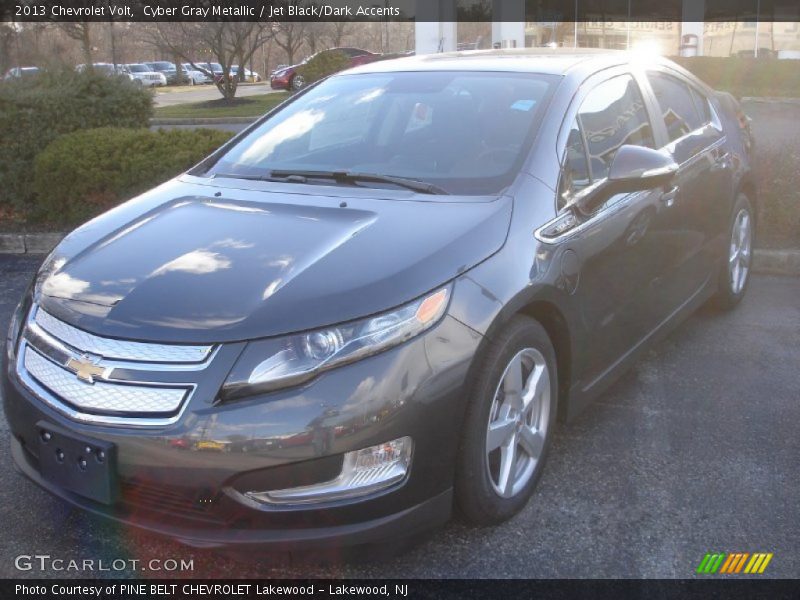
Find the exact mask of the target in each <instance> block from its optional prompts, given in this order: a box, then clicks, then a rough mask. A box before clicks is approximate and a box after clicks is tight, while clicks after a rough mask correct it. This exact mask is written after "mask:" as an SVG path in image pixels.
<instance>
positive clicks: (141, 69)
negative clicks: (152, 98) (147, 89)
mask: <svg viewBox="0 0 800 600" xmlns="http://www.w3.org/2000/svg"><path fill="white" fill-rule="evenodd" d="M126 66H127V67H128V70H129V71H130V72H131V73H149V72H150V69H149V68H147V67H145V66H144V65H126Z"/></svg>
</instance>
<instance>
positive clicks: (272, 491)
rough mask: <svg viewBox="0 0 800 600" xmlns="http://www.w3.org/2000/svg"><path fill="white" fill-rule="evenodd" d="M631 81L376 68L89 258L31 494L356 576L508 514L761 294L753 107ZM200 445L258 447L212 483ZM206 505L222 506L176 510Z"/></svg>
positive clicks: (63, 306) (75, 271) (155, 195)
mask: <svg viewBox="0 0 800 600" xmlns="http://www.w3.org/2000/svg"><path fill="white" fill-rule="evenodd" d="M629 60H631V59H630V58H629V55H628V54H625V53H615V52H609V51H604V52H590V51H588V50H587V51H584V50H569V51H566V50H561V49H558V50H551V51H545V50H534V49H528V50H524V51H501V52H491V51H490V52H484V53H472V54H470V55H468V56H465V55H459V54H437V55H433V56H420V57H415V58H408V59H398V60H393V61H384V62H375V63H373V64H369V65H364V66H361V67H358V68H356V69H353V70H348V71H346V72H344V73H340V74H336V75H334V76H332V77H329V78H327V79H325V80H323V81H321V82H319V83H317V84H315V85H314V86H313V87H309V88H308V89H307V90H305V91H304V92H303V93H301V94H297V95H295V96H294V97H293V99H291V100H290V101H288V102H286V103H284V104H283V105H281V107H279V108H278V109H277V110H276V111H273V112H272V113H270V114H269V115H268V116H266V117H264V118H263V119H261V120H260V121H259V122H257V123H256V124H255V125H254V126H252V127H251V128H249V129H248V130H246V132H245V133H243V134H242V135H241V136H240V137H238V138H235V139H234V140H233V141H232V142H231V143H230V144H229V145H227V146H224V147H223V148H222V149H221V150H220V151H219V152H216V153H214V154H213V155H212V156H210V157H209V158H208V159H206V160H205V161H203V162H201V163H200V164H198V165H197V166H196V167H194V168H193V169H191V170H190V171H188V172H187V173H185V174H183V175H180V176H178V177H176V178H175V179H173V180H172V181H170V182H168V183H165V184H163V185H161V186H159V187H157V188H155V189H153V190H151V191H149V192H146V193H144V194H142V195H141V196H139V197H137V198H136V199H134V200H132V201H130V202H128V203H127V204H124V205H122V206H120V207H118V208H115V209H114V210H112V211H110V212H108V213H106V214H105V215H103V216H100V217H99V218H97V219H94V220H93V221H92V222H91V223H90V224H89V225H87V226H84V227H82V228H80V229H78V230H77V231H76V232H75V233H73V234H71V235H68V236H67V237H66V238H65V239H64V240H63V241H62V242H61V243H60V244H59V245H58V246H57V248H56V249H55V250H54V251H53V253H52V254H51V255H50V256H49V257H48V258H47V259H46V261H45V262H44V264H43V266H42V267H41V270H40V271H39V273H38V275H37V276H36V278H35V281H34V282H33V283H32V285H31V286H30V289H29V290H28V291H27V292H26V293H25V295H24V297H23V298H22V301H21V303H20V304H19V306H18V307H17V309H16V310H15V312H14V314H13V316H12V319H11V326H10V329H9V333H8V336H7V342H6V349H5V352H4V353H3V356H4V358H5V366H4V367H3V368H2V370H0V373H2V391H3V394H2V395H3V399H4V403H5V413H6V418H7V421H8V424H9V428H10V430H11V435H10V436H9V438H10V439H11V446H12V447H11V453H12V457H13V460H14V462H15V463H16V465H17V466H18V468H19V470H21V471H22V473H24V474H25V475H26V476H27V477H29V478H30V479H31V480H33V481H35V482H36V483H38V484H39V485H40V486H42V487H43V488H45V489H46V490H48V491H49V492H51V493H53V494H55V495H57V496H60V497H62V498H64V499H65V500H67V501H68V502H70V503H71V504H73V505H76V506H79V507H83V508H85V509H88V510H91V511H92V512H94V513H98V514H101V515H107V516H110V517H113V518H114V519H116V520H118V521H122V522H124V523H127V524H129V525H131V526H138V527H143V528H145V529H147V530H149V531H151V532H158V533H161V534H164V535H166V536H171V537H174V538H176V539H179V540H180V541H182V542H183V543H187V544H193V545H196V546H202V547H210V546H214V547H216V546H224V545H231V546H235V545H237V544H239V545H242V546H246V547H247V548H248V549H252V548H253V547H254V545H256V544H263V545H265V546H270V545H272V547H273V548H278V549H281V550H286V549H301V548H304V547H309V546H318V545H325V546H327V547H328V548H330V547H332V546H335V551H336V552H337V553H338V552H339V551H340V550H341V548H343V547H345V546H349V545H357V544H367V543H378V542H385V541H391V543H393V544H396V543H398V542H399V541H400V540H401V539H402V538H403V537H404V536H408V535H414V534H416V533H418V532H420V531H423V530H425V529H427V528H429V527H431V526H434V525H437V524H440V523H442V522H444V521H445V520H446V519H448V517H449V516H450V514H451V512H452V510H453V507H454V506H456V507H458V509H459V510H460V512H461V513H462V514H463V515H464V516H465V518H466V519H468V520H469V521H470V522H473V523H479V524H494V523H499V522H501V521H504V520H506V519H509V518H511V517H512V516H513V515H515V514H516V513H517V512H518V511H520V510H521V509H522V507H523V506H525V504H526V502H527V501H528V499H529V498H530V496H531V493H532V491H533V489H534V486H535V485H536V482H537V480H538V479H539V477H540V476H541V474H542V469H543V468H544V464H545V460H546V457H547V454H548V451H549V449H550V448H551V442H552V438H553V430H554V427H555V424H556V418H557V417H560V418H565V419H570V418H572V417H574V416H575V415H576V414H578V413H579V412H580V411H581V409H582V408H583V407H584V406H585V405H586V404H587V402H588V401H589V400H590V399H592V398H593V397H595V396H596V395H597V394H598V393H600V392H601V391H602V390H604V389H606V388H607V387H608V386H609V385H610V383H611V382H612V381H613V380H614V379H615V378H616V377H618V376H619V375H620V374H621V373H622V372H623V371H624V370H625V369H626V368H627V367H628V366H629V365H631V364H632V361H633V360H635V358H636V357H637V356H639V355H641V353H642V352H643V351H644V350H645V349H646V348H647V347H648V345H649V343H650V342H651V341H652V340H653V339H654V338H656V337H658V336H661V335H663V334H665V333H666V332H668V331H669V330H670V329H672V328H673V327H675V326H676V325H677V324H678V323H679V322H680V321H682V320H683V319H684V318H685V317H686V316H687V315H688V314H690V313H691V312H692V311H694V310H695V309H696V308H697V307H699V306H700V305H702V304H704V303H706V302H707V301H713V302H714V303H716V305H717V306H720V307H724V308H732V307H734V306H735V305H736V304H737V303H738V302H739V301H740V300H741V299H742V297H743V296H744V294H745V292H746V290H747V284H748V279H749V273H750V265H751V258H752V242H753V235H754V223H755V220H754V219H755V214H756V213H755V210H754V208H755V206H756V205H757V202H758V198H757V195H756V190H755V187H754V183H753V174H752V169H751V165H752V156H751V155H750V152H749V151H748V150H747V148H746V146H745V143H744V140H743V132H742V126H741V123H740V120H739V119H738V118H737V115H736V114H735V110H736V107H735V106H733V107H726V106H723V105H722V104H721V103H720V102H719V101H718V97H717V95H716V94H715V93H714V91H713V90H712V89H710V88H709V87H708V86H706V85H705V84H703V83H702V82H701V81H700V80H698V79H697V78H696V77H694V76H692V75H691V74H690V73H688V72H687V71H686V70H684V69H682V68H681V67H679V66H677V65H675V64H674V63H672V62H670V61H668V60H665V59H652V61H651V62H648V63H644V62H642V61H641V60H638V61H637V62H636V63H635V64H630V63H629ZM729 100H730V99H729ZM734 102H735V100H734ZM187 439H188V440H193V442H194V443H195V446H194V447H195V448H200V447H201V445H203V447H204V448H208V449H214V448H218V447H220V446H222V447H225V448H226V449H228V450H229V451H228V452H226V453H222V452H203V453H195V454H194V455H192V460H191V461H189V460H186V457H185V456H184V455H182V454H180V453H177V452H175V451H174V450H173V448H174V447H175V446H178V447H180V446H181V444H183V442H176V443H175V444H171V442H170V440H187ZM242 440H248V445H249V446H250V447H253V448H258V452H245V451H244V449H243V447H244V444H243V443H241V441H242ZM171 446H172V447H171ZM234 456H235V460H234V459H233V457H234ZM132 478H137V479H136V481H139V482H140V483H141V484H142V485H145V484H147V485H148V489H151V490H154V491H153V493H152V494H150V493H148V494H146V495H134V496H126V495H125V493H124V490H125V489H128V488H129V487H130V485H131V484H132V482H131V479H132ZM142 478H144V479H145V480H146V481H144V482H143V483H142ZM118 485H119V486H120V487H117V486H118ZM119 490H123V492H120V491H119ZM192 492H196V493H197V494H200V493H202V494H203V496H204V497H214V498H217V500H216V501H215V502H214V503H209V504H208V505H207V506H206V505H204V510H203V512H202V514H199V513H198V509H197V508H196V503H195V504H191V505H187V507H186V508H184V507H183V506H182V505H181V504H180V503H178V502H174V501H173V500H172V499H174V498H180V497H183V496H184V495H186V494H187V493H188V494H189V495H191V493H192ZM159 494H163V497H164V499H165V500H164V501H161V499H160V498H161V497H160V496H159ZM166 499H169V502H167V501H166ZM230 523H235V527H233V526H231V525H230Z"/></svg>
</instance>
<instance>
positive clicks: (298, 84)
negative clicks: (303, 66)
mask: <svg viewBox="0 0 800 600" xmlns="http://www.w3.org/2000/svg"><path fill="white" fill-rule="evenodd" d="M289 87H290V88H291V89H292V91H295V92H299V91H300V90H302V89H303V88H304V87H306V80H305V78H304V77H303V76H302V75H295V76H294V77H292V80H291V81H290V82H289Z"/></svg>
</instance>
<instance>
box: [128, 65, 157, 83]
mask: <svg viewBox="0 0 800 600" xmlns="http://www.w3.org/2000/svg"><path fill="white" fill-rule="evenodd" d="M125 70H126V71H127V72H128V73H130V75H131V76H132V78H133V79H132V81H133V82H134V83H136V84H139V85H141V86H144V87H156V86H158V87H160V86H164V85H167V77H166V76H165V75H164V73H159V72H158V71H153V70H152V69H151V68H150V67H148V66H147V65H145V64H142V63H130V64H127V65H125Z"/></svg>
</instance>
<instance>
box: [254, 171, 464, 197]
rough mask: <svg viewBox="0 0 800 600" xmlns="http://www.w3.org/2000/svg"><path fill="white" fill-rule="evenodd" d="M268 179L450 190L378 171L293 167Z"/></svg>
mask: <svg viewBox="0 0 800 600" xmlns="http://www.w3.org/2000/svg"><path fill="white" fill-rule="evenodd" d="M264 179H265V180H267V181H282V180H283V181H287V182H290V183H305V181H304V180H306V179H333V180H334V181H336V182H337V183H352V184H356V183H358V182H365V183H391V184H393V185H397V186H399V187H404V188H406V189H408V190H413V191H415V192H420V193H422V194H444V195H447V194H449V192H448V191H447V190H444V189H442V188H440V187H439V186H438V185H435V184H433V183H427V182H425V181H420V180H418V179H410V178H408V177H396V176H394V175H379V174H377V173H354V172H352V171H295V170H292V169H276V170H274V171H271V172H270V174H269V176H268V177H266V178H264Z"/></svg>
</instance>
